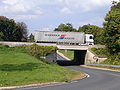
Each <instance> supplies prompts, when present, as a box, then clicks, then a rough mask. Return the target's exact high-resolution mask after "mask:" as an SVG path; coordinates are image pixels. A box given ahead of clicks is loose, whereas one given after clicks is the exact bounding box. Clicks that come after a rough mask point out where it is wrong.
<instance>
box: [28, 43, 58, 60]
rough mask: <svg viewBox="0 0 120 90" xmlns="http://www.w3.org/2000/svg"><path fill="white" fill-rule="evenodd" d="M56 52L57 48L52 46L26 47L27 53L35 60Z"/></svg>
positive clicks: (34, 45) (35, 45)
mask: <svg viewBox="0 0 120 90" xmlns="http://www.w3.org/2000/svg"><path fill="white" fill-rule="evenodd" d="M56 50H57V48H56V47H53V46H38V45H37V44H33V45H30V46H27V51H28V53H30V54H31V55H33V56H35V57H37V58H41V57H44V56H46V55H48V54H50V53H52V52H55V51H56Z"/></svg>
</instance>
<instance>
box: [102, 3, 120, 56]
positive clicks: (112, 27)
mask: <svg viewBox="0 0 120 90" xmlns="http://www.w3.org/2000/svg"><path fill="white" fill-rule="evenodd" d="M103 35H104V42H105V45H106V47H107V49H108V51H109V53H110V54H112V55H115V54H118V53H119V52H120V2H118V3H113V6H112V7H111V10H110V11H109V12H108V13H107V15H106V17H105V22H104V34H103Z"/></svg>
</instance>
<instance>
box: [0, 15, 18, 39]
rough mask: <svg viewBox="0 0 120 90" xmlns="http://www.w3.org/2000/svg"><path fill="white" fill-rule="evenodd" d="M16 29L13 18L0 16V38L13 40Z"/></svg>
mask: <svg viewBox="0 0 120 90" xmlns="http://www.w3.org/2000/svg"><path fill="white" fill-rule="evenodd" d="M15 31H16V23H15V21H14V20H13V19H8V18H6V17H4V16H0V40H4V41H14V40H15V38H14V34H15V33H14V32H15Z"/></svg>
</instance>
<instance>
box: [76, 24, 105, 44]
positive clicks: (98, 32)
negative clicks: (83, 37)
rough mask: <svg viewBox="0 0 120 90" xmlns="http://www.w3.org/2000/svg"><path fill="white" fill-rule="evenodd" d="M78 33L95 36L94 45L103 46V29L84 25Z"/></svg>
mask: <svg viewBox="0 0 120 90" xmlns="http://www.w3.org/2000/svg"><path fill="white" fill-rule="evenodd" d="M78 32H84V33H85V34H93V35H94V43H95V44H103V40H102V32H103V28H101V27H98V26H95V25H90V24H88V25H83V26H82V27H79V29H78Z"/></svg>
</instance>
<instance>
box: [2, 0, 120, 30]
mask: <svg viewBox="0 0 120 90" xmlns="http://www.w3.org/2000/svg"><path fill="white" fill-rule="evenodd" d="M112 1H113V0H0V16H6V17H8V18H12V19H14V20H15V21H17V22H25V23H26V24H27V26H28V29H29V30H30V32H33V31H34V30H53V29H54V28H55V27H57V26H58V25H59V24H61V23H68V22H69V23H71V24H72V25H73V26H74V27H75V28H78V27H79V26H82V25H85V24H92V25H97V26H102V22H103V21H104V17H105V15H106V13H107V12H108V11H109V10H110V7H111V5H112ZM114 1H119V0H114Z"/></svg>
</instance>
